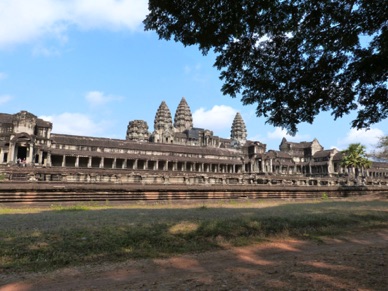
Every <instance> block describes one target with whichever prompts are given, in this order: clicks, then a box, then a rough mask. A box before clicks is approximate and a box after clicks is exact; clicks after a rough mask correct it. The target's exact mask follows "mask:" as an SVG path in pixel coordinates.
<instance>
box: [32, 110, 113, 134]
mask: <svg viewBox="0 0 388 291" xmlns="http://www.w3.org/2000/svg"><path fill="white" fill-rule="evenodd" d="M39 118H41V119H44V120H47V121H50V122H52V123H53V132H56V133H61V134H73V135H85V136H95V135H100V134H103V133H104V131H105V130H106V129H107V128H108V127H109V125H110V124H109V122H107V121H101V122H95V121H93V120H92V119H91V118H90V117H89V116H87V115H85V114H81V113H69V112H65V113H62V114H59V115H51V116H39Z"/></svg>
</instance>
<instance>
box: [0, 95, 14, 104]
mask: <svg viewBox="0 0 388 291" xmlns="http://www.w3.org/2000/svg"><path fill="white" fill-rule="evenodd" d="M11 99H12V96H9V95H2V96H0V105H3V104H5V103H7V102H8V101H10V100H11Z"/></svg>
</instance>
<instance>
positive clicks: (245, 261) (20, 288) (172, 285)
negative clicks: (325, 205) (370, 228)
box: [0, 230, 388, 291]
mask: <svg viewBox="0 0 388 291" xmlns="http://www.w3.org/2000/svg"><path fill="white" fill-rule="evenodd" d="M387 250H388V230H380V231H375V232H368V233H363V234H358V235H352V236H347V237H341V238H337V239H327V240H325V241H324V243H316V242H312V241H300V240H287V241H276V242H270V243H265V244H259V245H254V246H249V247H241V248H232V249H228V250H223V251H217V252H208V253H203V254H193V255H185V256H177V257H173V258H169V259H156V260H151V259H147V260H130V261H127V262H125V263H119V264H104V265H101V266H84V267H77V268H66V269H62V270H58V271H55V272H52V273H46V274H28V275H25V276H18V277H16V276H4V275H0V281H2V282H3V283H1V284H0V290H1V291H5V290H7V291H10V290H17V291H25V290H29V291H30V290H56V291H57V290H387V286H388V264H387Z"/></svg>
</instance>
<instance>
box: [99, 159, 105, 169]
mask: <svg viewBox="0 0 388 291" xmlns="http://www.w3.org/2000/svg"><path fill="white" fill-rule="evenodd" d="M99 168H100V169H102V168H104V157H101V160H100V166H99Z"/></svg>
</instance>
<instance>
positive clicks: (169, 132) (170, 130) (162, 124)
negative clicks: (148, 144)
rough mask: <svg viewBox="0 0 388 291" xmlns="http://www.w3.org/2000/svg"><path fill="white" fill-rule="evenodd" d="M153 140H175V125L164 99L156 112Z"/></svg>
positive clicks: (171, 141) (168, 141)
mask: <svg viewBox="0 0 388 291" xmlns="http://www.w3.org/2000/svg"><path fill="white" fill-rule="evenodd" d="M151 140H152V141H153V142H160V143H173V142H174V127H173V125H172V117H171V112H170V109H169V108H168V107H167V104H166V102H164V101H162V103H161V104H160V106H159V108H158V111H157V112H156V115H155V121H154V132H153V133H152V136H151Z"/></svg>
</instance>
